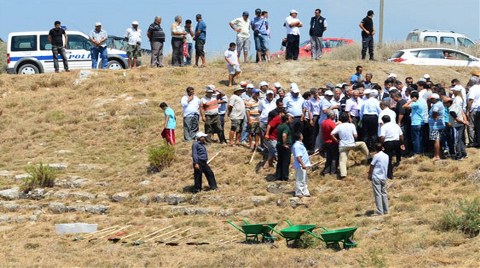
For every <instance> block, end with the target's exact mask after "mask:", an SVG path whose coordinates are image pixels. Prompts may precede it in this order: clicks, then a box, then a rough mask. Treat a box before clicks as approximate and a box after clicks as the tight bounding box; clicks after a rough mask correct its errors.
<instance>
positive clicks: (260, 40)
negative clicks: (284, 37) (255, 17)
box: [253, 34, 270, 52]
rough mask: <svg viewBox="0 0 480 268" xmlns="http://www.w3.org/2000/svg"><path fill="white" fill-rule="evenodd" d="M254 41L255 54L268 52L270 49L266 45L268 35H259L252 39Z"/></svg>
mask: <svg viewBox="0 0 480 268" xmlns="http://www.w3.org/2000/svg"><path fill="white" fill-rule="evenodd" d="M253 39H254V40H255V50H256V51H257V52H259V51H263V52H266V51H269V50H270V47H269V45H268V35H266V34H259V35H257V36H254V38H253Z"/></svg>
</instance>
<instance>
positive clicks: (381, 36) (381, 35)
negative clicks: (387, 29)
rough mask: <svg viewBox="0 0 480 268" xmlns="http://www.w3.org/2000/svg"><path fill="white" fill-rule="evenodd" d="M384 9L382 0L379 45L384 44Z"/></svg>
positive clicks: (381, 0)
mask: <svg viewBox="0 0 480 268" xmlns="http://www.w3.org/2000/svg"><path fill="white" fill-rule="evenodd" d="M383 10H384V0H380V16H379V18H380V31H379V34H378V45H379V46H381V45H382V44H383Z"/></svg>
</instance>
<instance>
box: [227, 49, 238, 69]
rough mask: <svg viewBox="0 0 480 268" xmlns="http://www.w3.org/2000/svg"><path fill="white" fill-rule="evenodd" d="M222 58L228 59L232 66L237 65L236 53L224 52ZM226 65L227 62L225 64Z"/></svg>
mask: <svg viewBox="0 0 480 268" xmlns="http://www.w3.org/2000/svg"><path fill="white" fill-rule="evenodd" d="M224 56H225V58H226V59H228V60H229V61H230V62H231V63H232V64H233V65H238V56H237V51H231V50H230V49H227V50H225V53H224ZM227 65H228V62H227Z"/></svg>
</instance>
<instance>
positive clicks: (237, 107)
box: [228, 94, 245, 120]
mask: <svg viewBox="0 0 480 268" xmlns="http://www.w3.org/2000/svg"><path fill="white" fill-rule="evenodd" d="M228 105H229V106H232V112H231V113H230V119H236V120H241V119H243V118H244V117H245V102H243V100H242V99H241V98H240V97H239V96H237V95H235V94H233V95H232V97H230V101H229V102H228Z"/></svg>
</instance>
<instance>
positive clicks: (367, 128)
mask: <svg viewBox="0 0 480 268" xmlns="http://www.w3.org/2000/svg"><path fill="white" fill-rule="evenodd" d="M377 96H378V91H377V90H375V89H374V90H372V93H370V98H368V100H366V101H364V102H363V105H362V108H360V118H361V120H362V129H363V130H364V133H363V134H364V135H363V140H364V141H365V143H366V144H367V147H368V149H369V150H371V149H373V146H374V144H375V143H376V142H377V137H378V115H379V114H380V112H381V110H380V103H379V102H378V100H377Z"/></svg>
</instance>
